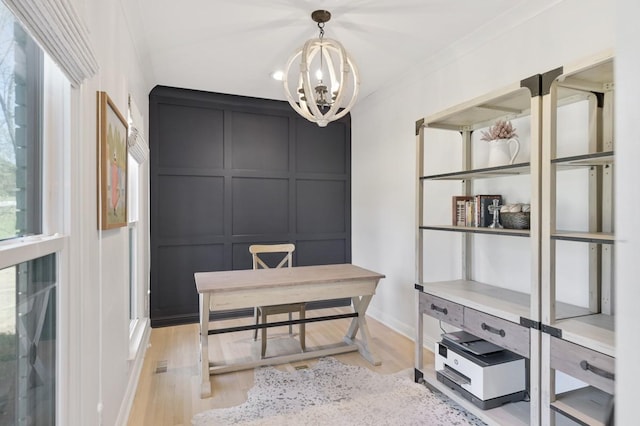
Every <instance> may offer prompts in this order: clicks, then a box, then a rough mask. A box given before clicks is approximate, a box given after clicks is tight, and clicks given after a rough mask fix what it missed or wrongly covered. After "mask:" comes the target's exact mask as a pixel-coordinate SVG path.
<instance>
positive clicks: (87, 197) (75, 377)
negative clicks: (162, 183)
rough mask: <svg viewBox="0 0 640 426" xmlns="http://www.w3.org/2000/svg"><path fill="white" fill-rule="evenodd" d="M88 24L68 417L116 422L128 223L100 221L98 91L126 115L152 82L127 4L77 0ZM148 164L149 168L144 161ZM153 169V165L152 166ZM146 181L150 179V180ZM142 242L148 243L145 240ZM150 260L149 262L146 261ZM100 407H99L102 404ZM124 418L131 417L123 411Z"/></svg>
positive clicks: (78, 118)
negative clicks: (104, 226) (89, 66)
mask: <svg viewBox="0 0 640 426" xmlns="http://www.w3.org/2000/svg"><path fill="white" fill-rule="evenodd" d="M73 3H74V5H75V7H76V9H77V11H78V13H79V15H80V16H81V19H82V20H83V21H84V23H85V24H86V27H87V28H88V30H89V36H90V39H91V42H92V45H93V49H94V52H95V54H96V57H97V59H98V63H99V67H100V70H99V72H98V74H97V75H96V76H95V77H93V78H92V79H90V80H88V81H86V82H85V83H84V84H83V85H82V87H81V88H79V89H75V90H74V91H73V92H72V128H71V134H72V146H71V152H70V167H71V182H70V191H71V206H70V213H69V214H70V236H71V237H70V238H71V239H70V244H69V255H70V271H69V275H70V283H69V285H70V289H71V294H72V296H71V301H70V303H69V306H61V307H60V308H61V309H68V310H69V317H70V325H69V330H68V332H69V335H70V340H69V347H68V348H63V349H62V352H63V354H62V355H63V356H65V354H67V351H68V354H67V356H68V357H69V358H68V359H69V366H70V370H69V372H68V374H67V375H65V378H64V380H65V381H67V382H68V400H66V401H63V403H64V404H66V410H67V412H68V414H69V415H68V419H66V420H68V421H66V422H65V424H68V425H100V424H105V425H113V424H117V422H120V421H122V420H123V418H124V417H125V415H126V410H127V409H128V404H129V401H126V400H125V395H127V386H128V385H129V383H130V379H131V375H132V374H134V372H135V370H134V368H133V367H134V365H136V364H135V363H134V362H131V361H129V360H128V358H129V319H128V318H129V312H128V309H129V304H128V303H129V302H128V300H129V295H128V283H129V277H128V273H129V258H128V231H127V228H126V227H123V228H118V229H114V230H108V231H99V230H98V226H97V198H98V193H97V173H96V158H97V157H96V156H97V146H96V111H97V110H96V92H97V91H106V92H107V93H108V94H109V96H110V97H111V99H112V100H113V102H114V103H115V104H116V106H117V108H118V109H119V110H120V112H121V113H122V114H123V115H124V116H125V117H126V114H127V97H128V94H129V93H131V94H132V95H133V96H134V98H135V99H136V100H137V102H138V106H139V108H140V109H141V113H142V114H143V115H144V116H148V112H147V110H148V102H147V99H148V95H147V94H148V92H149V89H150V83H149V82H148V81H147V79H146V78H147V77H146V74H145V73H144V72H143V70H142V69H141V66H140V63H141V60H140V59H139V58H138V56H137V53H136V52H135V51H134V48H133V43H132V40H131V37H130V34H129V29H128V28H127V22H126V19H125V17H124V14H123V12H122V6H121V3H120V0H100V1H92V0H86V1H85V0H75V1H74V2H73ZM145 170H146V169H145ZM147 173H148V172H147ZM145 182H148V180H145ZM141 199H142V200H143V201H144V202H143V204H142V205H141V223H140V226H141V228H143V229H144V228H146V227H148V221H147V220H146V218H145V217H144V216H143V215H142V212H146V211H147V205H146V200H147V193H146V192H145V193H142V194H141ZM142 245H143V247H146V246H145V245H144V244H142ZM147 265H148V262H147ZM99 407H101V413H100V412H99V411H100V409H99ZM124 420H126V418H124Z"/></svg>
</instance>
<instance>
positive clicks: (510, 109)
mask: <svg viewBox="0 0 640 426" xmlns="http://www.w3.org/2000/svg"><path fill="white" fill-rule="evenodd" d="M530 111H531V91H530V90H529V89H528V88H526V87H521V84H520V83H519V82H518V83H515V84H512V85H508V86H505V87H502V88H500V89H498V90H495V91H493V92H491V93H488V94H486V95H484V96H480V97H477V98H475V99H471V100H469V101H468V102H465V103H463V104H460V105H457V106H455V107H452V108H449V109H446V110H443V111H441V112H440V113H439V114H436V115H432V116H430V117H429V121H428V123H425V125H426V126H427V127H432V128H437V129H449V130H465V129H466V130H475V129H480V128H483V127H488V126H490V125H492V124H493V123H494V121H495V120H496V119H499V118H504V117H505V116H508V117H509V119H513V118H516V117H521V116H524V115H529V114H530Z"/></svg>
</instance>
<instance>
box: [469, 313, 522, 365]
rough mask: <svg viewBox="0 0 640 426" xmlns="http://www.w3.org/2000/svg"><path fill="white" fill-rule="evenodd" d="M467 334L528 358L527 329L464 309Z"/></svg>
mask: <svg viewBox="0 0 640 426" xmlns="http://www.w3.org/2000/svg"><path fill="white" fill-rule="evenodd" d="M463 328H464V329H465V330H467V331H468V332H469V333H471V334H474V335H476V336H478V337H480V338H482V339H484V340H488V341H490V342H492V343H495V344H496V345H500V346H502V347H503V348H505V349H508V350H510V351H512V352H515V353H517V354H518V355H522V356H523V357H525V358H529V329H528V328H527V327H523V326H521V325H520V324H516V323H513V322H511V321H507V320H504V319H502V318H498V317H494V316H493V315H489V314H485V313H483V312H479V311H476V310H474V309H470V308H465V309H464V327H463Z"/></svg>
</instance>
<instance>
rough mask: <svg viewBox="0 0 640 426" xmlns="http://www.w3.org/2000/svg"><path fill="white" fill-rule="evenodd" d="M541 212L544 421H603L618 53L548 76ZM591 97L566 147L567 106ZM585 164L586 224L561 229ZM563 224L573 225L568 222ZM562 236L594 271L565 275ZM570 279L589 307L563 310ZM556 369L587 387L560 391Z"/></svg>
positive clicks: (611, 360) (610, 331)
mask: <svg viewBox="0 0 640 426" xmlns="http://www.w3.org/2000/svg"><path fill="white" fill-rule="evenodd" d="M543 80H544V81H545V82H546V88H543V91H544V94H543V113H542V115H543V118H542V122H543V131H542V141H543V151H542V185H543V187H544V188H548V190H547V191H543V195H544V197H543V202H542V205H543V208H542V213H541V223H542V225H541V243H542V246H541V248H542V250H541V268H542V269H541V271H542V274H541V277H542V280H541V288H542V305H541V308H542V309H541V314H542V327H541V328H542V331H543V333H542V342H541V347H542V351H541V372H542V374H541V389H542V406H541V408H542V412H541V417H542V420H543V424H553V421H554V419H556V418H558V417H559V416H558V414H559V415H560V416H562V417H567V418H570V419H572V420H574V421H576V422H578V423H579V424H588V425H600V424H604V422H605V419H606V416H607V415H608V409H609V407H608V405H609V402H610V400H611V395H612V394H613V390H614V381H615V375H614V371H615V368H614V366H615V328H614V322H615V321H614V318H615V317H614V315H615V312H614V297H615V291H614V288H615V287H614V275H613V262H614V245H615V244H614V241H615V234H614V222H613V214H614V202H615V200H614V197H613V173H614V160H615V155H614V133H613V91H614V82H613V57H612V55H611V53H609V52H607V53H603V54H601V55H597V56H595V57H593V58H589V59H588V60H586V61H583V62H581V63H576V64H574V65H570V66H565V67H563V68H560V69H557V70H553V71H551V72H549V73H547V74H545V75H544V78H543ZM574 102H585V103H586V104H587V115H588V119H587V123H586V126H587V132H586V134H587V136H586V139H587V140H585V141H584V143H583V147H582V152H574V153H571V155H565V154H564V153H563V147H564V146H565V145H566V143H567V141H566V140H564V138H563V137H562V136H561V135H559V132H558V128H559V127H560V126H562V124H563V122H562V116H561V114H560V111H561V109H562V108H563V107H564V106H567V105H570V104H571V103H574ZM580 169H582V170H584V172H583V173H582V175H581V176H583V179H584V180H585V186H586V187H587V191H588V203H587V206H586V208H585V214H588V221H587V223H588V226H587V227H586V229H568V230H565V229H562V230H561V229H558V222H559V221H560V217H561V215H562V213H563V212H562V209H561V208H560V207H558V204H559V199H558V198H559V196H558V194H557V192H556V191H557V188H558V187H559V186H560V185H561V184H562V182H563V180H564V179H565V178H566V176H567V175H566V173H567V171H569V170H580ZM564 225H565V226H566V225H567V221H565V223H564ZM560 242H572V243H573V244H578V245H586V246H587V247H588V250H586V251H587V252H588V255H587V256H588V259H587V262H586V263H587V264H588V267H587V268H588V274H587V279H586V280H585V281H584V282H582V281H578V282H574V281H568V280H562V279H561V278H560V277H559V275H558V271H557V266H558V262H559V260H558V259H559V251H560V248H559V244H560ZM568 286H572V287H575V288H577V289H578V291H577V292H582V293H583V294H588V303H586V304H585V305H587V306H584V308H586V309H587V312H586V313H585V314H583V315H580V316H573V317H563V316H562V315H559V310H558V303H559V302H558V294H559V293H560V291H561V290H564V289H565V287H568ZM556 371H562V372H563V373H565V374H568V375H569V376H572V377H574V378H576V379H578V380H581V381H582V382H584V383H586V384H587V385H589V386H586V387H581V388H578V389H576V390H573V391H568V392H563V393H560V394H556V392H555V386H556Z"/></svg>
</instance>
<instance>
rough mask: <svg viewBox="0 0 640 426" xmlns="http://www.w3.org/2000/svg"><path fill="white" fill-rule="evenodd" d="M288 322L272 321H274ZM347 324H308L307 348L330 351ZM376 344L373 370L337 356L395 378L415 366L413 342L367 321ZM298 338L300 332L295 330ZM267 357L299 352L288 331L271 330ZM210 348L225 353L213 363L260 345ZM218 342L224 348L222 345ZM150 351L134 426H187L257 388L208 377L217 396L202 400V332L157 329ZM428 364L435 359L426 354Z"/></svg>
mask: <svg viewBox="0 0 640 426" xmlns="http://www.w3.org/2000/svg"><path fill="white" fill-rule="evenodd" d="M343 312H347V311H346V308H333V309H325V310H316V311H310V312H308V315H307V316H308V317H311V316H321V315H329V314H335V313H343ZM281 319H286V318H285V317H284V316H283V317H281V318H279V317H278V316H273V317H270V321H277V320H281ZM349 321H350V320H349V319H341V320H334V321H324V322H316V323H309V324H307V332H306V340H307V342H306V343H307V348H308V349H313V348H314V347H317V346H327V345H331V344H333V343H336V342H340V341H341V340H342V337H343V336H344V333H345V331H346V329H347V327H348V324H349ZM251 322H252V319H250V318H245V319H240V320H228V321H224V322H223V323H221V322H218V323H216V324H215V326H216V327H225V326H232V325H243V324H251ZM367 323H368V324H369V331H370V332H371V336H372V338H373V342H372V344H373V349H374V351H376V354H377V355H378V356H379V357H380V358H381V360H382V365H380V366H378V367H374V366H372V365H371V364H369V362H368V361H366V360H365V359H363V358H362V357H361V356H360V355H359V354H358V353H357V352H354V353H348V354H342V355H335V357H336V358H337V359H339V360H341V361H342V362H344V363H348V364H352V365H360V366H364V367H367V368H370V369H371V370H374V371H377V372H379V373H383V374H388V373H395V372H398V371H400V370H404V369H407V368H413V365H414V345H413V341H412V340H410V339H408V338H406V337H405V336H402V335H400V334H398V333H396V332H394V331H393V330H391V329H390V328H388V327H385V326H384V325H382V324H381V323H379V322H377V321H375V320H373V319H371V318H367ZM294 333H297V326H294ZM268 335H269V339H268V344H267V354H266V356H267V357H268V356H273V355H274V354H276V353H278V354H280V353H287V352H289V353H290V352H291V351H295V350H300V347H299V346H298V344H297V339H295V338H291V337H289V335H288V332H287V328H286V327H281V328H272V329H269V332H268ZM209 339H210V345H209V347H210V348H211V347H212V346H213V347H221V348H222V350H218V351H215V352H214V351H212V350H210V351H211V352H212V353H211V355H210V357H211V358H212V360H214V361H215V362H223V361H225V360H229V359H238V358H243V359H248V358H252V357H259V350H260V341H259V340H258V341H257V342H254V341H253V332H252V331H243V332H237V333H227V334H222V335H218V336H211V337H210V338H209ZM219 342H220V343H221V344H219ZM150 344H151V345H150V347H149V348H148V349H147V353H146V356H145V360H144V365H143V368H142V372H141V375H140V381H139V384H138V389H137V391H136V396H135V400H134V403H133V407H132V409H131V413H130V416H129V423H128V424H129V425H131V426H146V425H149V426H151V425H153V426H163V425H166V426H175V425H189V424H190V423H191V417H192V416H193V415H195V414H197V413H199V412H202V411H205V410H208V409H211V408H223V407H231V406H235V405H239V404H242V403H243V402H245V401H246V398H247V391H248V390H249V389H250V388H251V387H252V386H253V377H254V375H253V370H245V371H240V372H236V373H227V374H221V375H213V376H211V377H210V379H211V386H212V391H213V396H212V397H210V398H206V399H200V393H199V392H200V384H199V377H198V358H199V355H198V326H197V324H190V325H184V326H176V327H165V328H156V329H153V330H152V331H151V339H150ZM424 356H425V361H428V360H429V359H432V357H433V355H432V353H431V352H429V351H426V350H425V351H424ZM314 363H315V360H307V361H302V362H297V363H293V364H285V365H280V366H277V367H276V368H279V369H281V370H293V369H294V368H295V367H296V366H300V365H309V366H310V365H313V364H314Z"/></svg>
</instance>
